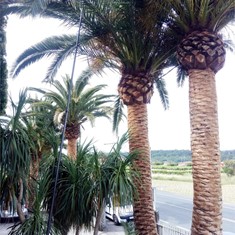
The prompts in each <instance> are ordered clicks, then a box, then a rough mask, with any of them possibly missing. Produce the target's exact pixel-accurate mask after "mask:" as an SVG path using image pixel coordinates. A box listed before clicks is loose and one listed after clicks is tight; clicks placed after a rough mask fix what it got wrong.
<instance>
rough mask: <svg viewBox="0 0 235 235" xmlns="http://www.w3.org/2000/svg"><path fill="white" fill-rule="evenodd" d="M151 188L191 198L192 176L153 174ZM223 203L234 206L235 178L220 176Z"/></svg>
mask: <svg viewBox="0 0 235 235" xmlns="http://www.w3.org/2000/svg"><path fill="white" fill-rule="evenodd" d="M152 178H153V186H154V187H157V189H159V190H162V191H167V192H174V193H176V194H179V195H184V196H190V197H192V196H193V183H192V175H191V174H184V175H174V174H153V175H152ZM221 179H222V193H223V201H224V202H225V203H232V204H235V176H233V177H228V176H227V175H226V174H223V173H222V174H221Z"/></svg>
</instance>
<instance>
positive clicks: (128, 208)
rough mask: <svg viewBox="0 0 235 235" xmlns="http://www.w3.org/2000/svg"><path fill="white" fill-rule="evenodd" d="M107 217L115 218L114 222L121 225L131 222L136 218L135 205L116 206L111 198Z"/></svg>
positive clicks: (106, 209) (106, 210) (107, 207)
mask: <svg viewBox="0 0 235 235" xmlns="http://www.w3.org/2000/svg"><path fill="white" fill-rule="evenodd" d="M105 214H106V218H108V219H110V220H113V222H114V224H116V225H120V224H121V223H123V222H129V221H132V220H133V219H134V216H133V206H132V205H125V206H118V205H117V206H116V205H115V206H114V205H113V202H112V200H111V199H110V200H109V202H108V203H107V205H106V208H105Z"/></svg>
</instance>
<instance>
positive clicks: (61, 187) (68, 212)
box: [42, 137, 135, 234]
mask: <svg viewBox="0 0 235 235" xmlns="http://www.w3.org/2000/svg"><path fill="white" fill-rule="evenodd" d="M125 138H126V137H123V138H121V140H120V142H119V143H118V144H117V146H116V147H114V148H113V149H112V151H111V152H110V153H109V154H108V155H105V154H103V153H99V152H97V151H96V150H95V149H94V148H93V147H92V145H91V142H88V143H83V144H81V143H80V144H79V145H78V151H77V153H78V154H77V159H76V160H72V159H69V158H67V157H66V156H63V158H62V162H61V164H60V166H59V180H58V183H57V192H56V198H55V207H54V208H51V201H52V197H53V194H52V192H53V188H54V172H55V166H56V160H55V159H53V158H47V159H46V162H45V163H43V166H46V167H42V169H44V170H43V171H42V177H46V179H47V184H48V188H47V189H46V190H45V189H44V190H45V193H46V194H45V198H44V201H43V206H44V208H46V209H47V210H48V211H49V210H51V209H53V218H54V225H55V226H56V228H58V229H59V230H60V231H61V232H62V234H66V232H68V231H69V229H70V228H71V227H74V228H75V229H78V230H79V228H81V227H84V228H86V229H88V230H89V229H91V226H92V224H93V218H94V217H97V216H98V214H99V211H100V210H101V208H103V202H104V199H105V198H107V197H109V196H111V195H113V194H115V195H117V198H118V199H119V200H120V202H121V203H124V202H126V201H131V200H132V195H133V192H135V188H134V186H133V183H132V180H131V176H132V174H134V173H133V172H132V170H131V169H130V167H129V166H130V164H131V161H132V159H133V157H134V156H133V155H129V156H126V157H125V158H124V157H123V156H121V155H120V149H121V145H122V144H123V143H124V139H125Z"/></svg>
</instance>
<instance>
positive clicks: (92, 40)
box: [8, 0, 175, 234]
mask: <svg viewBox="0 0 235 235" xmlns="http://www.w3.org/2000/svg"><path fill="white" fill-rule="evenodd" d="M165 5H166V2H164V3H163V2H160V1H158V2H155V3H154V4H152V5H151V7H150V6H149V4H148V1H146V2H145V1H134V0H129V1H125V3H123V1H120V2H119V1H107V0H98V1H97V0H96V1H82V5H79V4H78V5H76V2H72V3H71V4H70V3H68V4H64V3H61V2H58V1H56V2H53V1H52V2H50V3H49V4H48V5H47V8H46V9H44V11H43V12H39V14H40V15H42V16H43V17H53V18H56V19H59V20H61V21H63V22H64V23H65V24H67V25H70V26H76V25H78V22H79V17H80V13H81V6H82V9H83V19H82V27H83V30H82V32H83V34H82V35H81V37H80V41H79V42H80V47H79V55H82V54H85V55H86V56H88V57H90V58H96V59H97V58H99V59H100V61H102V62H103V63H104V64H105V66H107V67H112V68H115V69H118V70H119V72H120V73H121V80H120V83H119V85H118V92H119V95H120V98H121V99H122V101H123V103H124V104H125V105H126V106H127V110H128V128H129V132H130V139H129V149H130V152H133V151H136V150H138V153H139V157H138V158H136V159H135V161H134V164H133V167H134V168H136V169H138V171H139V172H140V173H141V178H142V183H141V184H140V183H139V181H136V187H137V189H138V197H135V200H134V217H135V224H136V229H137V230H138V232H139V233H141V234H156V233H157V229H156V222H155V217H154V210H153V205H152V201H153V200H152V182H151V166H150V146H149V140H148V117H147V104H148V103H149V102H150V100H151V97H152V94H153V88H154V83H155V82H156V84H158V85H157V87H160V88H161V89H159V91H160V96H161V98H162V100H163V102H164V103H165V104H166V103H167V101H168V99H167V94H166V90H165V89H164V86H163V85H162V83H163V80H161V79H159V75H160V74H161V71H162V69H163V68H164V67H165V65H166V62H165V61H166V59H168V58H169V56H170V55H171V54H172V52H173V50H174V48H173V47H172V45H174V40H175V39H174V38H172V37H170V35H169V34H168V33H167V27H165V22H164V20H165V18H164V17H165V16H166V15H167V14H168V12H167V11H165V10H164V9H166V8H163V6H164V7H165ZM17 12H18V13H19V12H21V13H22V14H24V15H27V14H31V13H32V12H30V6H27V5H24V6H19V7H17V6H16V5H15V6H13V7H12V8H9V11H8V13H17ZM150 13H151V14H150ZM153 13H154V15H156V17H146V16H149V15H152V14H153ZM75 46H76V36H75V35H72V36H70V35H63V36H58V37H53V38H48V39H46V40H44V41H43V42H41V43H39V44H37V45H35V46H33V47H31V48H29V49H28V50H26V51H25V52H23V53H22V54H21V55H20V56H19V58H18V59H17V61H16V63H15V65H14V68H13V70H14V72H13V74H14V75H15V76H16V75H17V74H18V73H19V72H20V71H21V70H22V69H24V68H25V67H26V66H28V65H29V64H31V63H34V62H36V61H37V60H39V59H41V58H43V57H44V56H48V55H54V56H55V57H54V60H53V62H52V64H51V66H50V67H49V70H48V73H47V76H46V80H50V79H52V78H53V77H54V75H55V73H56V71H57V69H58V68H59V66H60V65H61V63H62V62H63V61H64V59H65V58H67V57H68V56H69V55H70V54H71V53H72V52H74V50H75Z"/></svg>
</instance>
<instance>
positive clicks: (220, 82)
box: [7, 16, 235, 150]
mask: <svg viewBox="0 0 235 235" xmlns="http://www.w3.org/2000/svg"><path fill="white" fill-rule="evenodd" d="M70 31H73V32H75V30H70ZM68 32H69V31H68V30H67V29H65V28H63V27H61V26H60V24H59V23H58V22H57V21H54V20H42V19H36V20H35V19H34V20H32V19H31V18H27V19H18V18H17V17H16V16H10V17H9V20H8V25H7V60H8V66H9V70H10V68H11V66H12V64H13V62H14V60H15V59H16V58H17V56H18V55H19V54H20V53H21V52H22V51H23V50H24V49H26V48H28V47H29V46H30V45H33V44H35V43H36V42H39V41H41V40H42V39H44V38H46V37H49V36H51V35H57V34H61V33H68ZM48 62H49V59H48V60H47V59H45V60H43V61H42V62H39V63H36V64H34V65H31V66H29V67H28V68H26V69H25V70H24V71H23V72H22V73H20V75H19V76H17V77H16V78H15V79H14V80H12V78H11V77H9V92H10V93H11V95H12V96H13V97H15V99H16V97H17V95H18V91H19V89H22V88H23V87H26V86H34V87H38V86H42V83H41V81H42V79H43V78H44V76H45V73H46V68H47V66H48ZM83 68H84V65H83V64H82V63H81V62H79V61H78V62H77V64H76V73H77V74H79V72H81V71H82V69H83ZM234 68H235V54H232V53H227V59H226V64H225V66H224V68H223V69H222V70H221V71H220V72H218V73H217V75H216V82H217V95H218V112H219V128H220V146H221V150H229V149H235V105H234V101H235V92H234V90H235V70H234ZM71 70H72V60H71V61H67V62H66V63H65V65H64V66H63V67H62V69H61V70H60V73H59V74H58V77H57V78H58V79H59V78H60V77H61V75H64V74H66V73H67V74H69V75H70V74H71ZM119 78H120V75H119V74H115V73H113V72H108V71H107V73H106V74H105V75H104V76H103V77H102V78H101V77H99V78H94V81H93V82H94V83H96V82H98V81H99V82H100V83H102V84H108V89H109V91H110V93H117V91H116V88H117V84H118V81H119ZM166 83H167V90H168V93H169V99H170V109H169V110H167V111H165V110H164V109H163V107H162V105H161V102H160V99H159V97H158V94H157V92H155V94H154V96H153V98H152V100H151V104H149V106H148V109H149V140H150V144H151V149H152V150H160V149H190V126H189V109H188V82H187V81H186V82H185V84H184V86H183V87H180V88H179V87H178V86H177V83H176V77H175V74H174V72H172V73H170V74H169V75H167V77H166ZM44 86H45V85H44ZM47 86H49V85H47ZM111 128H112V124H111V123H109V121H107V120H97V121H96V124H95V127H93V128H91V127H90V126H89V125H86V126H85V130H84V131H83V134H82V137H83V139H85V138H88V139H91V138H92V137H93V139H94V141H95V143H96V145H97V146H98V148H99V149H101V150H109V149H110V146H111V144H112V143H113V142H115V136H114V135H113V134H112V133H111ZM126 128H127V126H126V123H123V124H122V125H121V132H120V134H121V133H123V132H124V131H125V130H126Z"/></svg>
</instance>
